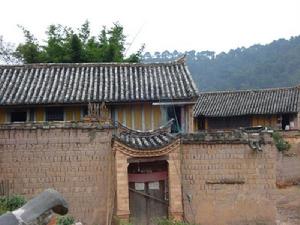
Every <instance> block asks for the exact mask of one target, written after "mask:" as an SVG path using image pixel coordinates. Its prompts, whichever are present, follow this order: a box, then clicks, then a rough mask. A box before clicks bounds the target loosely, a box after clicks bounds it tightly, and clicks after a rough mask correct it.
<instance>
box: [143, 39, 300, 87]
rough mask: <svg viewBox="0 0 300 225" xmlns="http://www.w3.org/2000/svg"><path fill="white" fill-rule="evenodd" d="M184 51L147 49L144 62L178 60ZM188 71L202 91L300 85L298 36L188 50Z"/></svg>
mask: <svg viewBox="0 0 300 225" xmlns="http://www.w3.org/2000/svg"><path fill="white" fill-rule="evenodd" d="M183 54H184V53H181V52H178V51H174V52H169V51H164V52H155V53H154V54H150V53H149V52H146V53H145V54H144V56H143V60H144V61H145V62H161V61H170V60H172V59H177V58H178V57H180V56H181V55H183ZM185 54H187V63H188V66H189V70H190V72H191V74H192V76H193V78H194V80H195V82H196V84H197V86H198V88H199V90H201V91H214V90H238V89H257V88H270V87H287V86H296V85H298V84H300V36H297V37H293V38H291V39H290V40H285V39H279V40H277V41H273V42H272V43H270V44H267V45H253V46H251V47H249V48H237V49H234V50H230V51H229V52H228V53H224V52H222V53H220V54H215V53H214V52H212V51H202V52H196V51H188V52H185Z"/></svg>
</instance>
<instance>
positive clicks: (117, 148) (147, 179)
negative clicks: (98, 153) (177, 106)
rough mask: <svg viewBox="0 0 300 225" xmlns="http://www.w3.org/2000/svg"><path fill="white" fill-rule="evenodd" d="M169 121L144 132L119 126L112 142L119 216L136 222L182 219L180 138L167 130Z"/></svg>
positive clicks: (148, 223) (146, 223)
mask: <svg viewBox="0 0 300 225" xmlns="http://www.w3.org/2000/svg"><path fill="white" fill-rule="evenodd" d="M171 124H172V122H171V121H170V122H169V123H168V124H167V125H165V126H163V127H160V128H159V129H156V130H152V131H147V132H141V131H136V130H131V129H129V128H127V127H124V126H122V125H119V129H118V132H117V133H116V134H115V135H114V142H113V149H114V152H115V169H116V173H115V174H116V189H117V194H116V206H115V209H116V210H115V215H116V216H117V217H118V218H119V219H124V220H129V219H130V220H131V221H132V222H133V223H134V224H136V225H152V224H153V221H154V220H155V219H156V218H161V217H172V218H175V219H178V220H180V219H182V215H183V207H182V191H181V169H180V140H179V138H178V136H177V135H175V134H171V133H170V128H171Z"/></svg>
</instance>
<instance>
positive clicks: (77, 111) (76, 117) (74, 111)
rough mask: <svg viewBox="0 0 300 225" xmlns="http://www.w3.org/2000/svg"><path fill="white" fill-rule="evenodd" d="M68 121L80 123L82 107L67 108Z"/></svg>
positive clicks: (65, 109)
mask: <svg viewBox="0 0 300 225" xmlns="http://www.w3.org/2000/svg"><path fill="white" fill-rule="evenodd" d="M64 111H65V114H66V121H80V115H81V108H80V107H65V108H64Z"/></svg>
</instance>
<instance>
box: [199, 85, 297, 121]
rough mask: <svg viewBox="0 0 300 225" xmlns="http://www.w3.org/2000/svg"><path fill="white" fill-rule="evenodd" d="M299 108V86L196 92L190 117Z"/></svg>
mask: <svg viewBox="0 0 300 225" xmlns="http://www.w3.org/2000/svg"><path fill="white" fill-rule="evenodd" d="M299 111H300V86H298V87H290V88H273V89H260V90H246V91H226V92H206V93H200V94H199V98H198V101H197V103H196V105H195V107H194V117H198V116H206V117H226V116H241V115H262V114H280V113H295V112H299Z"/></svg>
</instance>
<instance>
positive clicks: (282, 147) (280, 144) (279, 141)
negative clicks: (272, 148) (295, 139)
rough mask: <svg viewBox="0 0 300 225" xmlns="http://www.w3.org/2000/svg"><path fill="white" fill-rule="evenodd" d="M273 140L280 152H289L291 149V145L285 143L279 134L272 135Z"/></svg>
mask: <svg viewBox="0 0 300 225" xmlns="http://www.w3.org/2000/svg"><path fill="white" fill-rule="evenodd" d="M272 137H273V140H274V142H275V145H276V147H277V149H278V151H281V152H283V151H287V150H289V149H290V148H291V145H290V143H288V142H287V141H285V140H284V139H283V137H282V135H281V134H280V133H278V132H274V133H273V134H272Z"/></svg>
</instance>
